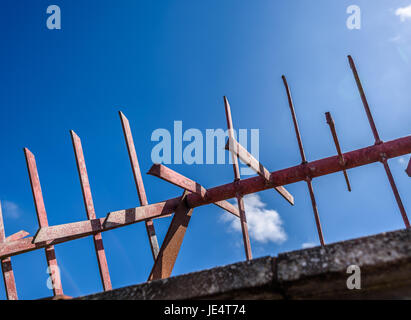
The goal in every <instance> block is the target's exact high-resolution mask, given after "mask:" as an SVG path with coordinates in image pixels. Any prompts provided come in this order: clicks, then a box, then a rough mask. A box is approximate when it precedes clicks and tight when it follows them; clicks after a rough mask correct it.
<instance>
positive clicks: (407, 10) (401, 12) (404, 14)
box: [395, 4, 411, 22]
mask: <svg viewBox="0 0 411 320" xmlns="http://www.w3.org/2000/svg"><path fill="white" fill-rule="evenodd" d="M395 15H396V16H399V17H400V19H401V21H402V22H404V21H405V20H407V19H411V4H410V5H409V6H407V7H403V8H398V9H397V10H395Z"/></svg>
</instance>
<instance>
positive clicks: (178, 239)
mask: <svg viewBox="0 0 411 320" xmlns="http://www.w3.org/2000/svg"><path fill="white" fill-rule="evenodd" d="M188 193H189V192H188V191H187V190H185V191H184V193H183V196H182V197H181V200H180V203H179V205H178V206H177V208H176V211H175V214H174V217H173V220H172V221H171V224H170V227H169V228H168V230H167V234H166V236H165V238H164V241H163V243H162V245H161V249H160V252H159V254H158V256H157V259H156V261H155V262H154V266H153V268H152V269H151V272H150V276H149V277H148V281H150V280H157V279H165V278H168V277H170V276H171V273H172V271H173V268H174V264H175V262H176V260H177V256H178V253H179V252H180V248H181V245H182V243H183V239H184V236H185V233H186V230H187V227H188V224H189V222H190V219H191V215H192V214H193V208H189V207H188V206H187V203H186V197H187V195H188Z"/></svg>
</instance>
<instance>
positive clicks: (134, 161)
mask: <svg viewBox="0 0 411 320" xmlns="http://www.w3.org/2000/svg"><path fill="white" fill-rule="evenodd" d="M119 115H120V120H121V125H122V127H123V133H124V138H125V140H126V144H127V151H128V155H129V158H130V164H131V169H132V170H133V176H134V182H135V183H136V187H137V193H138V197H139V199H140V205H141V206H146V205H147V204H148V201H147V196H146V191H145V189H144V184H143V178H142V177H141V171H140V166H139V164H138V158H137V153H136V148H135V146H134V140H133V135H132V133H131V128H130V123H129V121H128V119H127V118H126V116H125V115H124V114H123V113H122V112H121V111H119ZM145 224H146V230H147V235H148V238H149V240H150V246H151V253H152V255H153V259H154V261H155V260H156V258H157V256H158V252H159V250H160V249H159V246H158V240H157V236H156V230H155V229H154V224H153V220H146V221H145Z"/></svg>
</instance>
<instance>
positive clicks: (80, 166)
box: [70, 130, 112, 291]
mask: <svg viewBox="0 0 411 320" xmlns="http://www.w3.org/2000/svg"><path fill="white" fill-rule="evenodd" d="M70 134H71V140H72V142H73V148H74V155H75V158H76V164H77V171H78V174H79V177H80V184H81V191H82V193H83V200H84V205H85V207H86V213H87V218H88V219H89V220H92V219H96V212H95V209H94V203H93V196H92V195H91V188H90V182H89V179H88V174H87V167H86V161H85V159H84V154H83V147H82V145H81V140H80V138H79V136H78V135H77V134H76V133H75V132H74V131H73V130H71V131H70ZM93 242H94V249H95V251H96V256H97V262H98V268H99V272H100V278H101V282H102V284H103V289H104V291H108V290H111V289H112V286H111V279H110V273H109V270H108V264H107V258H106V252H105V251H104V245H103V238H102V236H101V233H96V234H93Z"/></svg>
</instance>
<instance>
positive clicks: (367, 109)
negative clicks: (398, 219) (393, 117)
mask: <svg viewBox="0 0 411 320" xmlns="http://www.w3.org/2000/svg"><path fill="white" fill-rule="evenodd" d="M348 62H349V64H350V67H351V69H352V72H353V75H354V78H355V82H356V83H357V87H358V91H359V92H360V96H361V100H362V103H363V106H364V109H365V113H366V114H367V118H368V122H369V124H370V127H371V130H372V133H373V134H374V138H375V144H381V143H382V141H381V139H380V136H379V134H378V131H377V127H376V126H375V123H374V119H373V117H372V114H371V111H370V107H369V105H368V101H367V97H366V96H365V93H364V89H363V87H362V84H361V80H360V77H359V76H358V72H357V68H356V67H355V63H354V60H353V58H352V57H351V56H348ZM381 162H382V164H383V165H384V169H385V172H386V174H387V177H388V181H389V182H390V185H391V189H392V192H393V193H394V197H395V200H396V201H397V205H398V208H399V210H400V212H401V216H402V219H403V221H404V224H405V227H407V228H409V227H410V222H409V220H408V217H407V212H406V211H405V208H404V205H403V203H402V200H401V197H400V194H399V192H398V189H397V186H396V184H395V181H394V178H393V176H392V173H391V169H390V167H389V165H388V161H387V157H386V156H385V155H384V154H381Z"/></svg>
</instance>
